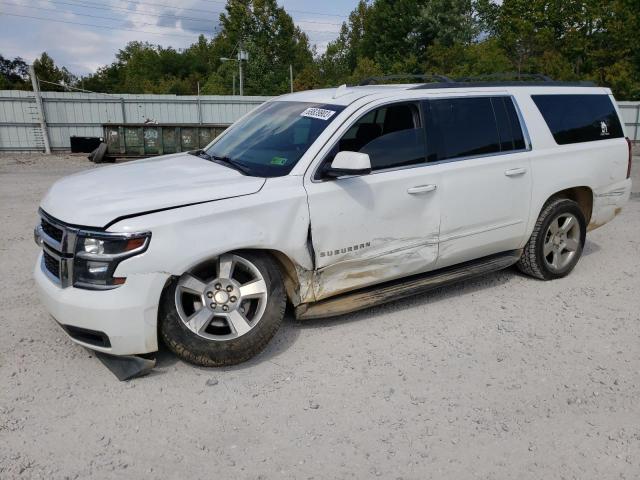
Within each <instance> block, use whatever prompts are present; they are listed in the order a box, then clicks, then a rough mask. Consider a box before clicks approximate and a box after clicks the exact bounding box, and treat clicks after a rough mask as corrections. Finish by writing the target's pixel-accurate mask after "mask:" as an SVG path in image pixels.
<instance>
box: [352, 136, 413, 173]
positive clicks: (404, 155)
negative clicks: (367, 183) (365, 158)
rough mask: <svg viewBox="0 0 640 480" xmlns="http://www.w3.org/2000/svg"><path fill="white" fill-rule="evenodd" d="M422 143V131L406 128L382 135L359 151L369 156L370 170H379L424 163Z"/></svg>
mask: <svg viewBox="0 0 640 480" xmlns="http://www.w3.org/2000/svg"><path fill="white" fill-rule="evenodd" d="M424 143H425V142H424V129H422V128H408V129H405V130H398V131H396V132H392V133H389V134H387V135H382V136H380V137H378V138H376V139H375V140H373V141H371V142H369V143H368V144H366V145H365V146H364V147H362V148H361V149H360V151H361V152H362V153H368V154H369V158H370V159H371V169H372V170H380V169H383V168H390V167H400V166H404V165H413V164H415V163H421V162H424V153H425V146H424Z"/></svg>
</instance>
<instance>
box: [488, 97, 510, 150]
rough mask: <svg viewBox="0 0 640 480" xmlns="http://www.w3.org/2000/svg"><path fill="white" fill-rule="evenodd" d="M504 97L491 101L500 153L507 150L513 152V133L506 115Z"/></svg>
mask: <svg viewBox="0 0 640 480" xmlns="http://www.w3.org/2000/svg"><path fill="white" fill-rule="evenodd" d="M504 100H505V97H495V98H492V99H491V104H492V105H493V113H494V114H495V116H496V123H497V125H498V136H499V137H500V151H502V152H505V151H508V150H514V148H515V147H514V145H513V132H512V131H511V120H510V119H509V115H507V108H506V107H505V101H504Z"/></svg>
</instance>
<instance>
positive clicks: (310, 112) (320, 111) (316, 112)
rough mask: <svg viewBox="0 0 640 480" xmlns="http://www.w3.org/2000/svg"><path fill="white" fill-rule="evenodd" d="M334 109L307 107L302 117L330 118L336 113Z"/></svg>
mask: <svg viewBox="0 0 640 480" xmlns="http://www.w3.org/2000/svg"><path fill="white" fill-rule="evenodd" d="M335 113H336V112H334V111H333V110H325V109H324V108H315V107H310V108H307V109H306V110H305V111H304V112H302V113H301V114H300V116H301V117H309V118H317V119H318V120H329V119H330V118H331V117H333V116H334V115H335Z"/></svg>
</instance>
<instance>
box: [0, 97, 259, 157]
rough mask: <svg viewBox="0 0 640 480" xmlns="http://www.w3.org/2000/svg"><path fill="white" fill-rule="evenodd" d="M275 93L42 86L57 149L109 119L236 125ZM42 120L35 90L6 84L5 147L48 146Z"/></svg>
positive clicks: (1, 127) (0, 105) (95, 133)
mask: <svg viewBox="0 0 640 480" xmlns="http://www.w3.org/2000/svg"><path fill="white" fill-rule="evenodd" d="M269 98H270V97H246V96H245V97H239V96H218V95H203V96H201V97H199V98H198V97H197V96H176V95H128V94H123V95H103V94H91V93H67V92H42V101H43V103H44V111H45V118H46V121H47V126H48V131H49V141H50V143H51V148H52V149H54V150H68V149H69V148H70V143H69V137H71V136H72V135H75V136H83V137H84V136H90V137H100V136H102V124H104V123H144V122H145V120H154V121H157V122H159V123H179V124H185V123H193V124H200V123H201V124H205V125H206V124H224V125H230V124H231V123H233V122H234V121H235V120H237V119H238V118H239V117H241V116H242V115H244V114H245V113H247V112H248V111H249V110H251V109H253V108H255V107H256V106H258V105H260V104H261V103H262V102H264V101H265V100H267V99H269ZM39 121H40V117H39V115H38V110H37V106H36V101H35V97H34V95H33V93H32V92H26V91H18V90H0V150H12V151H19V150H44V142H43V139H42V132H41V130H40V124H39Z"/></svg>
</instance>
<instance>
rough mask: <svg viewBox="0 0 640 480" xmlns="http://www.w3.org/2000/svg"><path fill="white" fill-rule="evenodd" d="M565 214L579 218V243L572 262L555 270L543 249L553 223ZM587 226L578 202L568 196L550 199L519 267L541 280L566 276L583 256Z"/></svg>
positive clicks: (543, 209) (525, 248)
mask: <svg viewBox="0 0 640 480" xmlns="http://www.w3.org/2000/svg"><path fill="white" fill-rule="evenodd" d="M564 214H571V215H573V216H574V217H575V218H576V219H577V220H578V224H579V227H580V232H579V245H578V248H577V250H575V255H573V257H572V259H571V260H570V262H569V263H568V264H567V265H566V266H564V267H563V268H561V269H556V270H554V269H552V268H550V267H549V265H548V262H547V261H546V260H545V258H544V250H543V249H544V242H545V236H546V235H547V231H548V229H549V226H550V225H551V223H552V222H553V221H555V220H557V219H558V217H560V216H562V215H564ZM586 227H587V225H586V220H585V218H584V214H583V213H582V210H581V209H580V206H579V205H578V204H577V203H576V202H574V201H573V200H568V199H566V198H557V199H551V200H549V201H548V202H547V203H546V204H545V205H544V207H543V208H542V212H540V215H539V216H538V220H537V222H536V224H535V227H534V228H533V233H532V234H531V237H530V238H529V241H528V242H527V244H526V245H525V247H524V250H523V252H522V256H521V257H520V260H518V263H517V266H518V268H519V269H520V271H522V272H523V273H526V274H527V275H530V276H532V277H535V278H538V279H540V280H554V279H556V278H562V277H566V276H567V275H568V274H569V273H571V271H572V270H573V269H574V267H575V266H576V264H577V263H578V260H580V257H581V256H582V250H583V248H584V242H585V238H586V233H587V228H586Z"/></svg>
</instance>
